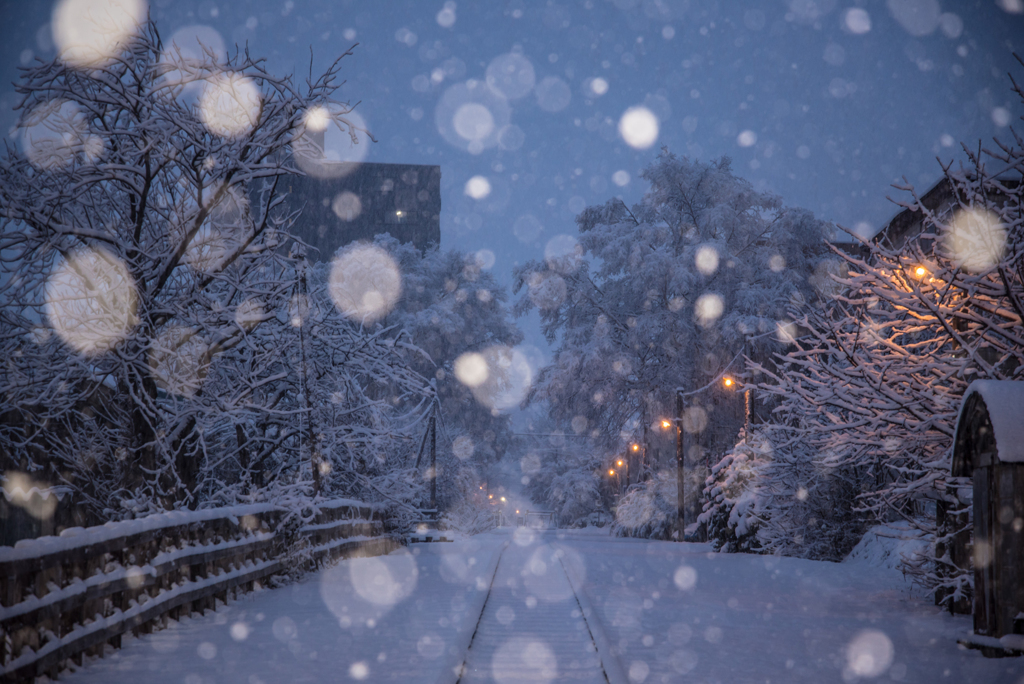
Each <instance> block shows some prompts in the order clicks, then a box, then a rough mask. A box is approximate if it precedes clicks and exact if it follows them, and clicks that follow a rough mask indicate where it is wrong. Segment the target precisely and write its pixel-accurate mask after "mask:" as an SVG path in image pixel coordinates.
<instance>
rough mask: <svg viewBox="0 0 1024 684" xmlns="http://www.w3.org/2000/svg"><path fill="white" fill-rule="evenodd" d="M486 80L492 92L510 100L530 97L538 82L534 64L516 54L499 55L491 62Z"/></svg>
mask: <svg viewBox="0 0 1024 684" xmlns="http://www.w3.org/2000/svg"><path fill="white" fill-rule="evenodd" d="M485 78H486V80H487V85H488V86H490V87H491V89H492V90H494V91H495V92H496V93H500V94H501V95H502V96H504V97H505V98H507V99H509V100H516V99H518V98H520V97H524V96H526V95H529V94H530V91H531V90H533V86H534V83H535V82H536V75H535V74H534V71H533V64H531V63H530V60H528V59H527V58H526V57H524V56H523V55H521V54H519V53H516V52H510V53H508V54H504V55H498V56H497V57H495V58H494V59H493V60H491V63H490V64H489V65H488V66H487V74H486V76H485Z"/></svg>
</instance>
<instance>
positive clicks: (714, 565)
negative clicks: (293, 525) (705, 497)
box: [61, 530, 1024, 684]
mask: <svg viewBox="0 0 1024 684" xmlns="http://www.w3.org/2000/svg"><path fill="white" fill-rule="evenodd" d="M506 542H508V544H507V549H505V551H504V553H503V554H502V556H501V559H500V562H499V563H498V564H497V570H496V571H495V570H494V567H495V565H494V561H495V560H496V557H497V555H498V554H499V553H501V552H502V549H503V547H504V546H505V544H506ZM565 567H568V568H569V573H568V574H567V573H566V571H565V570H564V569H563V568H565ZM492 576H493V587H494V588H493V590H491V591H490V594H489V595H488V594H487V592H488V591H489V590H490V588H491V586H492V583H491V578H492ZM574 586H575V587H576V588H577V589H579V590H581V592H582V597H581V599H582V600H580V601H577V598H576V594H574V591H573V587H574ZM484 596H488V600H487V605H486V606H485V607H483V618H482V619H480V620H479V630H477V624H478V618H479V617H480V609H481V605H482V603H483V602H482V598H483V597H484ZM970 629H971V619H970V617H969V616H950V615H949V614H947V613H944V612H943V611H941V610H939V609H938V608H936V607H935V606H932V605H929V604H928V603H927V602H926V601H924V600H922V599H921V598H920V597H918V596H915V595H912V594H911V592H910V590H909V584H908V583H907V582H906V581H905V580H904V579H903V577H902V575H901V574H900V573H899V572H896V571H894V570H892V569H890V568H885V567H878V566H876V565H873V564H872V563H871V562H870V561H869V560H868V559H867V558H861V559H860V562H850V563H825V562H817V561H808V560H801V559H794V558H782V557H777V556H758V555H746V554H719V553H713V552H711V551H710V548H709V547H708V546H707V545H703V544H685V543H684V544H680V543H672V542H652V541H646V540H641V539H622V538H613V537H607V536H603V535H596V534H587V533H583V534H578V533H575V532H573V531H544V532H540V531H518V532H517V533H516V534H514V535H513V534H510V533H509V531H507V530H505V531H498V532H494V533H488V534H483V535H477V536H475V537H472V538H469V539H464V540H460V541H457V542H455V543H450V544H414V545H412V546H411V547H410V548H409V549H402V550H399V551H396V552H394V553H392V554H390V555H389V556H385V557H379V558H364V559H349V560H344V561H341V562H339V563H338V564H336V565H335V566H333V567H330V568H327V569H326V570H323V571H321V572H319V573H316V574H313V575H311V576H309V577H307V578H306V579H305V580H304V581H302V582H299V583H296V584H293V585H289V586H285V587H283V588H280V589H275V590H264V591H259V592H256V593H255V594H251V595H249V596H246V597H244V598H241V599H239V600H237V601H232V602H231V603H230V604H228V605H227V606H223V607H221V608H220V609H219V610H218V611H217V612H216V613H208V614H207V615H206V616H204V617H199V616H195V617H193V618H191V619H185V620H182V621H181V622H180V623H175V622H171V623H170V626H169V628H167V629H165V630H162V631H160V632H156V633H154V634H151V635H147V636H144V637H140V638H138V639H126V641H125V646H124V648H123V649H121V650H118V651H114V650H112V649H111V650H108V654H107V657H105V658H103V659H93V660H92V661H91V662H89V663H88V664H87V665H86V666H85V667H84V668H81V669H79V671H77V672H74V673H65V674H64V675H63V676H62V677H61V681H65V682H68V684H101V683H102V684H121V683H124V684H128V683H129V682H132V683H134V682H140V681H145V682H148V683H152V684H172V683H173V684H214V683H222V682H223V683H225V684H226V683H229V682H230V683H236V682H238V683H241V684H261V683H263V684H270V683H274V684H278V683H280V684H289V683H295V684H298V683H300V682H317V683H319V682H346V681H367V682H430V683H433V682H441V681H445V682H454V681H455V679H456V678H455V676H454V672H453V671H452V670H453V668H456V667H457V666H458V664H459V663H461V662H462V661H463V658H464V657H466V654H465V653H464V652H463V651H464V648H465V644H466V643H468V642H469V637H470V636H471V635H472V634H473V633H474V631H476V637H475V639H474V643H473V646H472V648H471V649H470V651H469V654H468V658H466V660H467V669H466V676H465V677H464V678H463V681H465V682H469V681H474V682H496V683H501V684H504V683H511V682H525V681H531V682H561V681H605V679H604V677H603V676H602V675H601V670H600V669H599V667H600V663H601V662H602V661H606V662H607V663H608V667H607V668H606V669H607V670H608V674H609V679H608V681H610V682H612V684H621V683H622V682H626V681H628V682H644V683H654V682H658V683H661V682H685V681H693V682H814V683H818V682H855V681H890V682H891V681H901V682H922V683H928V684H932V683H934V682H957V683H961V682H977V683H979V684H981V683H985V684H993V683H1006V684H1019V683H1020V682H1024V659H1020V658H1005V659H986V658H984V657H983V656H982V655H981V654H980V653H979V652H978V651H970V650H966V649H964V648H961V647H958V646H957V644H956V640H957V638H958V637H961V636H963V635H965V634H966V633H967V632H968V631H969V630H970ZM588 631H589V633H590V634H593V635H594V639H593V640H592V639H591V638H590V636H589V634H588ZM594 641H597V642H598V648H597V650H596V652H595V649H594V646H593V644H594ZM453 663H454V664H455V665H453Z"/></svg>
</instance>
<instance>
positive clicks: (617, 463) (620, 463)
mask: <svg viewBox="0 0 1024 684" xmlns="http://www.w3.org/2000/svg"><path fill="white" fill-rule="evenodd" d="M615 465H617V466H619V467H620V468H621V467H622V459H621V458H620V459H619V460H618V461H616V462H615Z"/></svg>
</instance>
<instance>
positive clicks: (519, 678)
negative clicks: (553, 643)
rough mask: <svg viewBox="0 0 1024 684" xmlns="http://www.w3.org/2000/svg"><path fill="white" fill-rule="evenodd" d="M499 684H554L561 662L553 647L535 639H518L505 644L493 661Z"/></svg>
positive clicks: (522, 637) (492, 665)
mask: <svg viewBox="0 0 1024 684" xmlns="http://www.w3.org/2000/svg"><path fill="white" fill-rule="evenodd" d="M491 672H492V674H493V675H494V680H495V681H496V682H498V684H513V683H515V684H520V683H521V682H538V683H540V684H544V683H546V682H552V681H554V680H555V678H556V677H558V661H557V659H556V658H555V653H554V651H552V650H551V647H550V646H548V645H547V644H545V643H544V642H542V641H537V640H536V638H532V637H525V636H521V637H520V636H517V637H513V638H511V639H509V640H508V641H506V642H505V643H504V644H502V645H501V646H500V647H499V648H498V650H497V651H496V652H495V653H494V657H493V659H492V660H491Z"/></svg>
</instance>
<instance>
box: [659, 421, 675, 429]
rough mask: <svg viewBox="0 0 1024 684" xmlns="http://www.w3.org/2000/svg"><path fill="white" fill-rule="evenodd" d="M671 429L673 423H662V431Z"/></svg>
mask: <svg viewBox="0 0 1024 684" xmlns="http://www.w3.org/2000/svg"><path fill="white" fill-rule="evenodd" d="M670 427H672V421H669V420H663V421H661V429H662V430H668V429H669V428H670Z"/></svg>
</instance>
